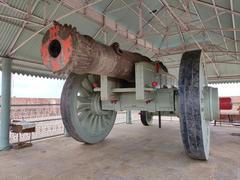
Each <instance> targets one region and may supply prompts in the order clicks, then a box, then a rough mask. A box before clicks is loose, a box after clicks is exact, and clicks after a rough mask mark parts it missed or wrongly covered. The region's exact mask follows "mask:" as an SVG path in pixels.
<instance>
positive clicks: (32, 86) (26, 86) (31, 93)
mask: <svg viewBox="0 0 240 180" xmlns="http://www.w3.org/2000/svg"><path fill="white" fill-rule="evenodd" d="M12 79H13V80H12V96H15V97H35V98H37V97H38V98H60V96H61V91H62V87H63V84H64V81H63V80H53V79H44V78H36V77H31V76H23V75H17V74H14V75H13V78H12ZM1 83H2V80H1V72H0V85H1ZM211 86H213V87H218V92H219V96H240V83H238V84H214V85H211ZM0 87H1V86H0Z"/></svg>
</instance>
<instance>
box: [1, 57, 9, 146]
mask: <svg viewBox="0 0 240 180" xmlns="http://www.w3.org/2000/svg"><path fill="white" fill-rule="evenodd" d="M11 65H12V60H11V59H7V58H6V59H3V61H2V100H1V105H2V106H1V119H0V150H7V149H10V147H11V145H10V144H9V124H10V106H11V105H10V101H11Z"/></svg>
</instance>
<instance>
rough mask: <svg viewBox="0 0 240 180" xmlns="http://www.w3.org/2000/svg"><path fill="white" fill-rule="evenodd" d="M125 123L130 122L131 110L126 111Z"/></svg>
mask: <svg viewBox="0 0 240 180" xmlns="http://www.w3.org/2000/svg"><path fill="white" fill-rule="evenodd" d="M126 124H132V113H131V111H127V113H126Z"/></svg>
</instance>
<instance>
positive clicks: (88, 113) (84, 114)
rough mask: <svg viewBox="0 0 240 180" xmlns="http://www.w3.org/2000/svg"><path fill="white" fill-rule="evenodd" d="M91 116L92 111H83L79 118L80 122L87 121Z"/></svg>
mask: <svg viewBox="0 0 240 180" xmlns="http://www.w3.org/2000/svg"><path fill="white" fill-rule="evenodd" d="M90 114H91V112H90V111H83V112H81V113H80V115H79V116H78V119H79V121H82V122H83V121H86V119H88V116H89V115H90Z"/></svg>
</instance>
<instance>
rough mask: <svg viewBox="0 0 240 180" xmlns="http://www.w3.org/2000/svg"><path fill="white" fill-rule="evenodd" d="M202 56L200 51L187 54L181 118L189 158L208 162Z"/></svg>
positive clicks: (182, 70)
mask: <svg viewBox="0 0 240 180" xmlns="http://www.w3.org/2000/svg"><path fill="white" fill-rule="evenodd" d="M200 56H201V51H200V50H198V51H191V52H186V53H184V54H183V57H182V60H181V64H180V69H179V106H180V111H179V115H180V128H181V135H182V141H183V144H184V147H185V151H186V153H187V155H188V156H190V157H191V158H193V159H200V160H207V159H208V156H209V141H210V121H209V120H206V119H205V117H204V86H205V85H206V80H205V74H204V72H203V67H202V64H201V61H200Z"/></svg>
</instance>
